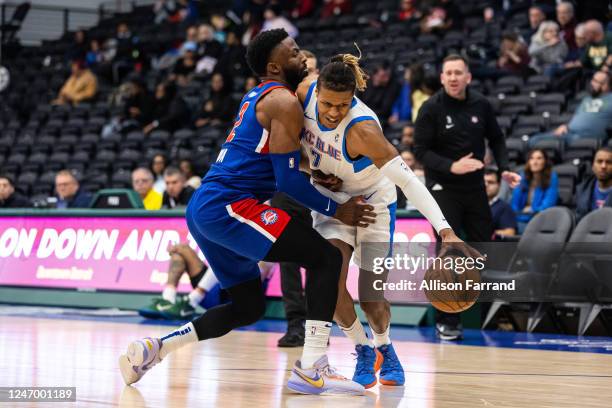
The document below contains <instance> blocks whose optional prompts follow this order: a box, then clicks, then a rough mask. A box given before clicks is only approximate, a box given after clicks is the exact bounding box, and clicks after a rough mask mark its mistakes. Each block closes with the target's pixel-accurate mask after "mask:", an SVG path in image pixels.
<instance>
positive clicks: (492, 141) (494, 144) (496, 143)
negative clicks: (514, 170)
mask: <svg viewBox="0 0 612 408" xmlns="http://www.w3.org/2000/svg"><path fill="white" fill-rule="evenodd" d="M485 112H486V113H485V117H486V118H487V119H486V120H487V127H486V136H487V138H488V139H489V147H490V148H491V150H492V151H493V157H495V162H496V163H497V167H498V168H499V171H500V173H501V172H504V171H506V170H508V169H509V166H508V151H507V150H506V140H505V139H504V134H503V132H502V131H501V129H500V128H499V125H498V124H497V119H496V118H495V112H494V111H493V108H492V107H491V104H489V103H488V102H487V103H486V110H485Z"/></svg>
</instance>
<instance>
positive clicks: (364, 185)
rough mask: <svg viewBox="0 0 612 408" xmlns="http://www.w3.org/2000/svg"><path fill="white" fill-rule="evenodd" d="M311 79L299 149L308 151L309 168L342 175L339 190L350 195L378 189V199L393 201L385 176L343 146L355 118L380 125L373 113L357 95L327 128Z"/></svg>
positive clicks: (391, 191) (367, 159)
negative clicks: (342, 114) (333, 123)
mask: <svg viewBox="0 0 612 408" xmlns="http://www.w3.org/2000/svg"><path fill="white" fill-rule="evenodd" d="M315 87H316V82H314V83H313V84H312V85H311V86H310V88H309V90H308V94H307V96H306V100H305V101H304V130H303V133H302V149H303V150H304V151H305V152H306V154H307V155H308V159H309V161H310V168H311V169H318V170H321V171H322V172H323V173H325V174H333V175H334V176H336V177H339V178H340V179H342V188H341V191H343V192H345V193H347V194H348V195H350V196H357V195H362V194H363V195H365V196H366V199H368V198H369V197H368V195H370V194H372V195H373V193H376V192H378V194H376V197H372V198H374V199H375V200H376V201H378V202H381V201H382V202H386V203H393V202H395V201H396V199H397V196H396V190H395V185H394V184H393V183H392V182H391V181H390V180H389V179H387V178H386V177H385V176H384V175H383V174H382V173H381V172H380V170H379V169H378V168H377V167H376V166H375V165H374V164H373V163H372V160H370V159H369V158H367V157H363V156H362V157H359V158H357V160H353V159H351V158H350V157H349V155H348V152H347V149H346V136H347V134H348V131H349V129H350V128H351V127H352V126H353V125H355V124H356V123H358V122H361V121H365V120H373V121H375V122H376V123H377V124H378V126H379V127H380V122H379V120H378V117H377V116H376V114H375V113H374V112H373V111H372V110H371V109H370V108H368V107H367V106H366V105H365V104H364V103H363V102H362V101H361V100H359V98H357V97H356V96H355V97H353V102H352V104H351V108H350V110H349V112H348V114H347V115H346V117H345V118H344V119H342V121H340V123H339V124H338V126H337V127H336V128H335V129H329V128H327V127H325V126H324V125H323V124H321V123H320V122H319V120H318V117H319V116H318V109H317V98H316V95H315V92H314V89H315Z"/></svg>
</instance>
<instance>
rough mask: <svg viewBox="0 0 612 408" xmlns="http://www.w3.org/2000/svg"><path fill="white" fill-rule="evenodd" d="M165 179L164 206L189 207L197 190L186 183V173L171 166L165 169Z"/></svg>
mask: <svg viewBox="0 0 612 408" xmlns="http://www.w3.org/2000/svg"><path fill="white" fill-rule="evenodd" d="M164 181H165V182H166V191H164V197H163V202H162V208H182V207H187V204H188V203H189V200H190V199H191V196H192V195H193V193H194V192H195V190H194V189H193V187H191V186H188V185H187V184H186V180H185V175H183V173H181V171H180V170H179V169H177V168H176V167H171V166H170V167H167V168H166V170H164Z"/></svg>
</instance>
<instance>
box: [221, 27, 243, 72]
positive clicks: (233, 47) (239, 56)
mask: <svg viewBox="0 0 612 408" xmlns="http://www.w3.org/2000/svg"><path fill="white" fill-rule="evenodd" d="M245 55H246V49H245V48H244V46H243V45H242V44H241V43H240V39H239V37H238V34H237V33H236V32H235V31H229V32H228V33H227V37H226V47H225V51H224V52H223V54H222V56H221V59H220V60H219V63H218V64H217V65H216V67H217V70H218V71H219V72H222V73H223V75H224V76H226V77H229V78H236V77H246V76H248V75H249V74H250V73H251V71H250V69H249V66H248V65H247V62H246V57H245Z"/></svg>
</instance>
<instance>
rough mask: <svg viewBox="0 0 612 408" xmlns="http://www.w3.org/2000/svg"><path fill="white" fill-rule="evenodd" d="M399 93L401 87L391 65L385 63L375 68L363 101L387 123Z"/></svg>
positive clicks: (362, 97)
mask: <svg viewBox="0 0 612 408" xmlns="http://www.w3.org/2000/svg"><path fill="white" fill-rule="evenodd" d="M399 92H400V85H399V83H397V82H396V81H395V79H394V78H393V73H392V69H391V64H390V63H389V62H388V61H384V62H381V63H379V64H378V65H377V66H376V67H375V69H374V74H373V75H372V78H370V81H369V84H368V87H367V88H366V90H365V92H363V95H362V96H361V99H362V100H363V102H364V103H365V104H366V105H368V106H369V107H370V109H372V110H373V111H374V112H375V113H376V115H378V118H379V119H380V121H381V122H383V123H386V122H387V120H388V119H389V116H391V108H392V107H393V103H394V102H395V100H396V99H397V95H398V94H399Z"/></svg>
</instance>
